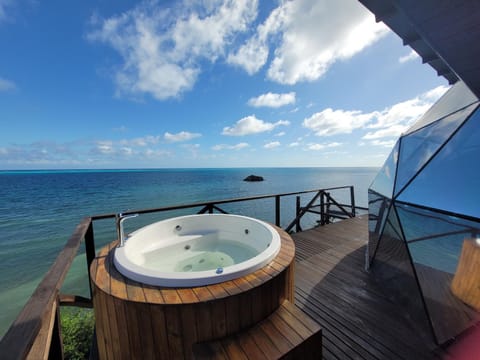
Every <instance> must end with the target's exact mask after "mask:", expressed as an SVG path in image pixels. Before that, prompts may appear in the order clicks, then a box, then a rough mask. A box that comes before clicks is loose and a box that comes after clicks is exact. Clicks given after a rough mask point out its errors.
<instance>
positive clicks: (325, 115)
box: [303, 108, 375, 136]
mask: <svg viewBox="0 0 480 360" xmlns="http://www.w3.org/2000/svg"><path fill="white" fill-rule="evenodd" d="M374 115H375V114H374V113H370V114H363V113H362V112H361V111H345V110H332V109H331V108H327V109H325V110H323V111H321V112H318V113H315V114H313V115H312V116H310V117H309V118H307V119H305V120H303V126H304V127H306V128H307V129H310V130H312V131H313V132H314V133H315V135H317V136H330V135H336V134H350V133H351V132H352V131H353V130H355V129H359V128H362V127H364V126H365V125H366V124H367V123H368V122H370V121H371V120H372V119H373V117H374Z"/></svg>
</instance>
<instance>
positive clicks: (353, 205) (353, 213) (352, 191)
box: [350, 186, 355, 217]
mask: <svg viewBox="0 0 480 360" xmlns="http://www.w3.org/2000/svg"><path fill="white" fill-rule="evenodd" d="M350 202H351V204H352V217H355V191H354V190H353V186H350Z"/></svg>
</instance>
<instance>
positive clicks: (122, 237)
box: [115, 213, 138, 246]
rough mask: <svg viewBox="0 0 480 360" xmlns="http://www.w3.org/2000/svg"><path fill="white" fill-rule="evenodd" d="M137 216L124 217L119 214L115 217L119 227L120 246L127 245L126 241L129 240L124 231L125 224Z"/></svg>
mask: <svg viewBox="0 0 480 360" xmlns="http://www.w3.org/2000/svg"><path fill="white" fill-rule="evenodd" d="M137 216H138V214H129V215H123V214H122V213H118V214H117V215H115V223H116V225H117V237H118V240H119V241H120V245H118V246H123V245H125V240H127V238H126V237H125V232H124V230H123V222H124V221H125V220H127V219H131V218H134V217H137Z"/></svg>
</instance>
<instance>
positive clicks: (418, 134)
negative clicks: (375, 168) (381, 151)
mask: <svg viewBox="0 0 480 360" xmlns="http://www.w3.org/2000/svg"><path fill="white" fill-rule="evenodd" d="M368 200H369V243H368V247H367V257H366V261H367V264H366V265H367V268H368V269H369V271H370V272H372V273H373V274H374V276H377V277H379V278H380V279H381V280H382V283H385V284H387V285H386V287H387V289H388V290H389V292H390V293H391V294H392V298H393V297H394V298H395V301H399V302H401V303H402V304H403V305H405V307H406V308H408V310H409V312H410V314H408V315H407V316H410V317H412V318H413V317H415V319H421V321H422V322H424V325H425V324H427V325H426V326H427V327H430V329H431V330H432V331H433V334H434V337H435V340H436V341H437V343H444V342H445V341H447V340H448V339H450V338H452V337H455V336H456V335H458V334H459V333H461V332H462V331H463V330H465V329H466V328H468V327H469V326H471V325H473V324H474V323H475V321H478V319H479V313H478V311H479V310H480V240H478V239H479V238H480V108H479V99H478V98H477V97H476V96H475V95H474V94H473V93H472V92H471V91H470V90H469V89H468V88H467V86H466V85H465V84H464V83H463V82H457V83H456V84H455V85H454V86H453V87H452V88H451V89H450V90H449V91H448V92H447V93H446V94H445V95H443V97H442V98H441V99H440V100H438V102H437V103H436V104H435V105H433V107H432V108H431V109H430V110H428V112H427V113H426V114H425V115H424V116H423V117H422V118H421V119H420V120H418V121H417V122H416V123H415V124H414V125H413V126H412V127H411V128H410V129H409V130H408V131H407V132H406V133H405V134H403V135H402V136H401V137H400V139H399V140H398V141H397V143H396V144H395V146H394V149H393V151H392V152H391V154H390V155H389V157H388V158H387V160H386V162H385V164H384V166H383V167H382V169H381V170H380V172H379V173H378V175H377V176H376V178H375V179H374V181H373V183H372V184H371V186H370V189H369V190H368Z"/></svg>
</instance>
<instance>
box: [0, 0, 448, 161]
mask: <svg viewBox="0 0 480 360" xmlns="http://www.w3.org/2000/svg"><path fill="white" fill-rule="evenodd" d="M447 89H448V84H447V82H446V80H445V79H443V78H441V77H438V76H437V74H436V72H435V71H434V70H433V69H432V68H430V67H429V66H428V65H427V64H422V61H421V59H420V58H419V57H418V56H417V55H416V54H415V53H414V52H413V51H412V50H411V49H410V48H409V47H405V46H403V45H402V41H401V40H400V38H399V37H398V36H397V35H396V34H394V33H392V32H391V31H390V30H389V29H388V28H387V27H386V26H385V25H384V24H383V23H376V22H375V18H374V16H373V15H372V14H371V13H370V12H369V11H368V10H367V9H366V8H364V7H363V6H362V5H361V4H360V3H359V2H358V1H356V0H293V1H255V0H205V1H198V0H183V1H181V0H180V1H154V0H147V1H133V0H97V1H73V2H72V1H61V0H52V1H38V0H0V129H1V131H0V170H7V169H12V170H13V169H75V168H80V169H85V168H92V169H95V168H192V167H193V168H195V167H208V168H216V167H296V166H329V167H330V166H381V165H382V164H383V162H384V161H385V159H386V157H387V156H388V154H389V153H390V151H391V149H392V147H393V145H394V143H395V141H396V140H397V139H398V137H399V136H400V134H401V133H402V132H404V131H406V129H408V127H409V126H410V125H411V124H412V123H414V122H415V120H416V119H418V118H419V117H420V116H421V115H422V114H423V113H425V111H426V110H427V109H428V108H429V107H430V106H431V105H432V104H433V103H434V102H435V101H436V100H437V99H438V98H439V97H440V96H441V95H442V94H443V93H444V92H445V91H446V90H447Z"/></svg>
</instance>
